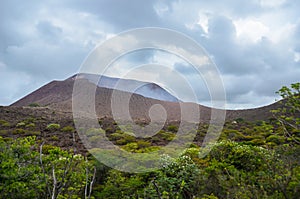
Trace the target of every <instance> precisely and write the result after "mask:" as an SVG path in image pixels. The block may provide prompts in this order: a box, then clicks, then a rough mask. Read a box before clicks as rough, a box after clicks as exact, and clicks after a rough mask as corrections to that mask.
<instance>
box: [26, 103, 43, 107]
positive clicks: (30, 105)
mask: <svg viewBox="0 0 300 199" xmlns="http://www.w3.org/2000/svg"><path fill="white" fill-rule="evenodd" d="M28 106H29V107H40V105H39V104H38V103H36V102H33V103H31V104H28Z"/></svg>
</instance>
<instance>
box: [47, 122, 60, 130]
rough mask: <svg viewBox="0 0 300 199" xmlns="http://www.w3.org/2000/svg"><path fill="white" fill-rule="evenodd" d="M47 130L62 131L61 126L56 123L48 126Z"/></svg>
mask: <svg viewBox="0 0 300 199" xmlns="http://www.w3.org/2000/svg"><path fill="white" fill-rule="evenodd" d="M46 129H47V130H50V131H56V130H59V129H60V124H56V123H51V124H48V125H47V127H46Z"/></svg>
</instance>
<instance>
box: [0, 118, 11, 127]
mask: <svg viewBox="0 0 300 199" xmlns="http://www.w3.org/2000/svg"><path fill="white" fill-rule="evenodd" d="M0 126H2V127H10V123H9V122H7V121H5V120H0Z"/></svg>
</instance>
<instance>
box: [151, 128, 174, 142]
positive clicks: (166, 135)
mask: <svg viewBox="0 0 300 199" xmlns="http://www.w3.org/2000/svg"><path fill="white" fill-rule="evenodd" d="M156 136H157V137H158V138H159V139H163V140H166V141H172V140H173V139H174V137H175V134H173V133H171V132H165V131H164V130H160V131H159V132H158V133H157V134H156V135H155V137H156Z"/></svg>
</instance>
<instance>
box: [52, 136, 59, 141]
mask: <svg viewBox="0 0 300 199" xmlns="http://www.w3.org/2000/svg"><path fill="white" fill-rule="evenodd" d="M51 140H53V141H58V140H59V138H58V137H57V136H56V135H53V136H51Z"/></svg>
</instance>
